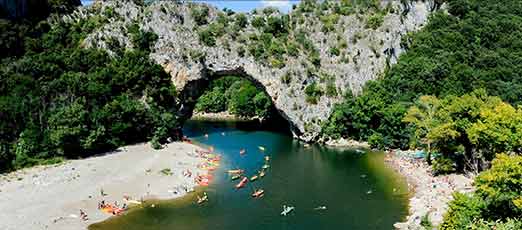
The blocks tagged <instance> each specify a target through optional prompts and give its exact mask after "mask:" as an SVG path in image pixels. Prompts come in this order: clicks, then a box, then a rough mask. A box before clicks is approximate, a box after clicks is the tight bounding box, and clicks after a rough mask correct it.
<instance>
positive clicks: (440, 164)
mask: <svg viewBox="0 0 522 230" xmlns="http://www.w3.org/2000/svg"><path fill="white" fill-rule="evenodd" d="M432 168H433V172H434V174H435V175H440V174H448V173H452V172H455V171H456V169H457V168H456V165H455V161H453V160H452V159H450V158H448V157H444V156H440V157H437V158H435V160H434V162H433V165H432Z"/></svg>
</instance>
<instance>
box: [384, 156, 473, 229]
mask: <svg viewBox="0 0 522 230" xmlns="http://www.w3.org/2000/svg"><path fill="white" fill-rule="evenodd" d="M414 153H415V152H414V151H401V150H391V151H388V152H387V153H386V156H385V160H384V161H385V164H386V165H388V166H389V167H391V168H393V169H394V170H395V171H397V172H398V173H400V174H401V175H402V176H403V177H404V178H405V179H406V181H407V182H408V191H409V193H410V194H411V195H410V199H409V205H408V206H409V208H408V209H409V210H408V211H409V214H408V216H407V217H406V218H405V219H404V222H398V223H395V224H394V225H393V226H394V227H395V228H396V229H424V228H422V227H421V225H420V223H421V219H422V217H423V216H425V215H428V218H429V220H430V222H431V223H432V224H433V226H438V225H440V224H441V223H442V220H443V217H444V214H445V213H446V210H447V208H448V202H449V201H451V200H453V196H452V194H453V193H454V192H461V193H469V192H472V191H473V190H474V188H473V186H472V183H473V178H471V177H470V176H465V175H462V174H449V175H440V176H433V174H432V171H431V168H430V167H429V165H428V164H427V163H426V161H424V159H423V158H421V159H416V158H415V157H414Z"/></svg>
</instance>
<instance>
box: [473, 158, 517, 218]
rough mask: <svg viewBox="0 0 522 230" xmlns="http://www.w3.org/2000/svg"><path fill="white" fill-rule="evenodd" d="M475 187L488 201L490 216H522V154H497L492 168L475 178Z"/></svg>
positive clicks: (488, 213)
mask: <svg viewBox="0 0 522 230" xmlns="http://www.w3.org/2000/svg"><path fill="white" fill-rule="evenodd" d="M475 187H476V194H477V195H479V196H480V197H483V198H484V200H485V201H486V205H487V208H488V210H489V211H488V212H487V213H486V215H487V216H488V217H490V218H495V219H497V218H505V217H520V216H522V156H508V155H505V154H499V155H497V157H496V158H495V159H494V160H493V162H492V167H491V169H489V170H486V171H484V172H482V173H481V174H480V175H479V176H477V178H475Z"/></svg>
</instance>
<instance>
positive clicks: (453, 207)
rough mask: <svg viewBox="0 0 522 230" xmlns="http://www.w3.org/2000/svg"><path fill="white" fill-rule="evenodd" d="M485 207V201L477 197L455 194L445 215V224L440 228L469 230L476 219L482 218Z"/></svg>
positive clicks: (443, 229) (444, 229)
mask: <svg viewBox="0 0 522 230" xmlns="http://www.w3.org/2000/svg"><path fill="white" fill-rule="evenodd" d="M484 207H485V204H484V201H482V200H481V199H480V198H478V197H476V196H469V195H465V194H462V193H455V194H453V200H452V201H451V202H450V203H449V208H448V211H447V212H446V214H445V215H444V222H443V223H442V224H441V225H440V226H439V228H440V230H454V229H467V227H468V226H470V225H471V223H472V222H473V221H474V220H475V219H479V218H480V217H481V213H482V210H483V209H484Z"/></svg>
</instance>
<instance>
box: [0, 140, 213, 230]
mask: <svg viewBox="0 0 522 230" xmlns="http://www.w3.org/2000/svg"><path fill="white" fill-rule="evenodd" d="M196 150H203V148H201V147H199V146H197V145H194V144H189V143H185V142H173V143H170V144H167V145H165V147H164V148H163V149H161V150H154V149H152V147H151V146H150V144H149V143H142V144H135V145H130V146H125V147H121V148H118V150H116V151H114V152H109V153H106V154H104V155H101V156H93V157H89V158H86V159H80V160H68V161H65V162H63V163H59V164H56V165H45V166H35V167H32V168H26V169H21V170H17V171H14V172H10V173H7V174H1V175H0V209H1V210H3V211H2V212H1V213H0V229H4V230H14V229H53V230H68V229H87V227H88V226H89V225H91V224H94V223H98V222H101V221H104V220H106V219H108V218H110V217H112V214H108V213H105V212H103V211H102V210H99V209H98V203H99V202H100V201H101V200H104V201H105V202H106V203H110V204H113V203H114V202H117V203H118V204H119V205H120V206H121V205H122V204H123V203H125V200H124V199H123V198H124V196H129V197H130V199H131V200H136V201H140V200H147V201H148V200H170V199H176V198H179V197H182V196H184V195H185V194H187V192H186V191H189V192H190V191H191V190H194V188H195V187H196V186H197V183H196V182H195V180H194V178H195V177H196V175H198V174H199V175H204V174H207V173H208V171H207V170H204V169H200V168H198V165H199V164H201V163H203V162H205V159H204V158H202V157H200V156H197V154H196ZM167 168H168V169H170V172H169V173H168V174H170V175H167V174H165V173H162V172H161V171H162V170H163V169H167ZM186 170H190V171H191V172H192V173H193V174H194V176H191V177H187V176H184V175H183V174H184V173H183V172H184V171H186ZM101 190H103V193H104V194H105V195H104V196H102V195H101ZM147 203H150V202H147ZM80 209H81V210H83V211H84V212H85V213H86V214H87V215H88V220H87V221H84V220H82V219H81V218H80Z"/></svg>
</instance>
